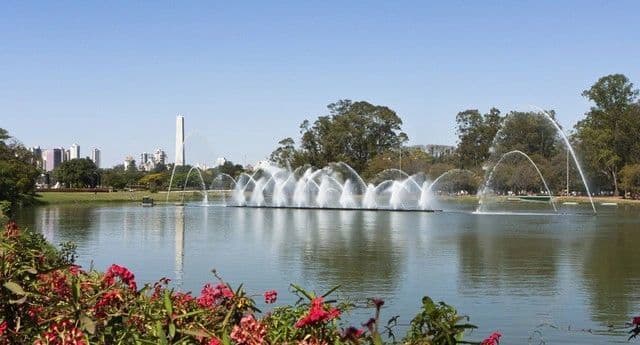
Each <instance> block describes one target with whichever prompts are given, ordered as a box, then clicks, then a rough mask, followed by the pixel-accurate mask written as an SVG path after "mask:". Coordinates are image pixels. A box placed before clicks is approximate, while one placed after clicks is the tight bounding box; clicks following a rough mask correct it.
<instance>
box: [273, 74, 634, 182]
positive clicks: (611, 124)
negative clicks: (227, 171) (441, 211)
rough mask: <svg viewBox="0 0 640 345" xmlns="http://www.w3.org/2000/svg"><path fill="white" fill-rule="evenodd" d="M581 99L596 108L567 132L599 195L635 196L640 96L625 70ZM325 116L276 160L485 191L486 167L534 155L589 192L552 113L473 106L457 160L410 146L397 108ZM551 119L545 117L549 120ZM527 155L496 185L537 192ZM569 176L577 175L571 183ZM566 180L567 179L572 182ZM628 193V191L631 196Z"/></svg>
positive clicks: (336, 107)
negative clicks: (443, 178)
mask: <svg viewBox="0 0 640 345" xmlns="http://www.w3.org/2000/svg"><path fill="white" fill-rule="evenodd" d="M582 95H583V96H584V97H586V98H587V99H588V100H589V101H590V102H591V103H592V106H591V108H590V109H589V110H588V111H587V112H586V113H585V116H584V118H583V119H582V120H580V121H579V122H578V123H576V124H575V126H574V127H573V129H570V130H566V129H565V130H564V131H565V132H568V135H569V138H568V139H569V141H570V143H571V145H572V146H573V147H574V148H575V150H576V153H577V155H578V156H579V157H580V159H581V161H582V165H583V167H584V168H585V170H586V173H587V175H588V181H589V182H590V185H591V186H590V187H591V189H592V190H594V191H595V192H596V193H607V192H608V193H610V194H613V195H620V194H621V191H625V192H627V193H630V194H632V195H638V193H639V192H640V102H639V99H638V90H637V89H636V88H634V86H633V83H631V82H630V81H629V79H628V78H627V77H626V76H624V75H622V74H612V75H607V76H603V77H602V78H600V79H599V80H598V81H596V82H595V83H594V84H593V85H592V86H591V87H589V88H588V89H586V90H584V91H583V92H582ZM327 109H328V114H326V115H321V116H319V117H318V118H317V119H316V120H315V121H314V122H313V123H311V122H310V121H308V120H305V121H303V122H302V124H301V125H300V139H299V144H298V145H297V146H296V142H295V140H294V139H293V138H291V137H287V138H284V139H282V140H281V141H280V142H279V143H278V144H279V146H278V147H277V148H276V149H275V150H274V151H273V152H272V153H271V156H270V160H271V161H272V162H274V163H275V164H278V165H280V166H282V167H288V168H291V169H295V168H298V167H301V166H305V165H308V166H315V167H322V166H325V165H326V164H327V163H330V162H336V161H343V162H345V163H347V164H350V165H351V166H352V167H353V168H354V169H355V170H356V171H358V172H359V173H360V174H361V175H363V177H365V178H369V179H371V178H374V177H375V175H376V174H378V173H380V172H381V171H384V170H385V169H391V168H401V169H402V170H405V171H406V172H407V173H409V174H415V173H425V174H426V175H427V176H428V177H429V178H431V179H435V178H436V177H437V176H439V175H440V174H442V173H443V172H445V171H448V170H452V169H459V170H461V171H467V172H469V173H470V174H469V173H467V174H459V175H458V176H454V178H453V179H452V181H450V182H451V183H452V184H453V185H455V187H454V188H453V189H454V190H455V189H456V188H459V187H465V188H466V189H467V190H470V191H471V192H475V190H476V189H477V188H478V187H479V186H478V184H479V183H480V181H482V180H484V178H485V177H486V176H485V175H486V174H487V170H491V168H492V167H493V166H494V165H495V164H496V163H497V161H499V160H500V158H501V157H502V155H504V154H505V153H507V152H509V151H513V150H518V151H521V152H522V153H525V154H526V155H528V156H529V157H530V158H531V160H532V161H533V162H534V163H535V164H536V166H538V168H539V169H540V171H541V173H542V175H543V176H544V177H545V179H547V180H548V181H547V182H548V183H549V185H550V186H551V189H552V190H553V191H556V192H558V193H559V192H564V193H568V192H569V191H575V190H578V191H581V190H584V189H583V186H582V180H581V179H580V178H579V175H578V172H577V171H576V166H575V164H573V161H572V160H571V162H570V164H568V166H567V159H568V158H569V153H568V152H567V147H566V145H565V143H564V141H563V139H562V137H561V136H560V133H558V131H557V129H556V127H555V126H554V124H553V123H552V122H551V121H549V119H548V118H547V116H549V117H550V118H551V119H552V120H553V121H555V115H556V114H555V112H554V111H553V110H547V111H526V112H524V111H515V110H514V111H509V112H507V113H502V112H501V111H500V110H499V109H497V108H492V109H490V110H489V111H488V112H487V113H484V114H482V113H481V112H480V111H479V110H478V109H467V110H464V111H461V112H459V113H458V114H457V115H456V127H457V131H456V132H457V136H458V142H457V146H456V148H455V151H454V153H453V154H451V155H448V156H445V157H431V156H430V155H429V154H427V153H426V152H424V151H423V150H421V149H420V148H418V147H407V146H406V142H407V141H408V139H409V138H408V136H407V135H406V133H404V132H403V131H402V120H401V118H400V116H399V115H398V114H397V113H396V112H395V111H393V110H392V109H390V108H388V107H385V106H380V105H373V104H370V103H368V102H365V101H359V102H353V101H350V100H341V101H338V102H336V103H332V104H329V105H328V107H327ZM545 113H546V114H545ZM524 159H526V157H523V156H522V155H509V157H508V159H506V160H503V161H501V168H500V169H496V171H495V175H496V176H493V181H495V186H494V188H495V189H497V190H502V191H507V190H515V191H519V190H522V191H533V190H535V189H536V188H537V189H538V190H539V187H540V178H539V176H538V174H537V171H536V170H535V169H533V168H532V167H531V166H530V163H528V162H527V161H523V160H524ZM567 177H570V178H567ZM567 180H569V182H567ZM625 194H626V193H625Z"/></svg>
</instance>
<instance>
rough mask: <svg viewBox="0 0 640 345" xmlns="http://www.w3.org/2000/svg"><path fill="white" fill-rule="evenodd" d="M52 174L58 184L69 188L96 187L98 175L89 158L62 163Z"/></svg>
mask: <svg viewBox="0 0 640 345" xmlns="http://www.w3.org/2000/svg"><path fill="white" fill-rule="evenodd" d="M53 174H54V176H55V178H56V180H58V182H60V183H63V184H64V185H66V186H68V187H70V188H87V187H89V188H93V187H96V186H97V185H98V181H99V180H100V175H99V174H98V168H97V167H96V165H95V163H94V162H93V161H92V160H91V159H89V158H79V159H72V160H68V161H65V162H62V164H60V165H59V166H58V167H57V168H56V169H55V170H54V171H53Z"/></svg>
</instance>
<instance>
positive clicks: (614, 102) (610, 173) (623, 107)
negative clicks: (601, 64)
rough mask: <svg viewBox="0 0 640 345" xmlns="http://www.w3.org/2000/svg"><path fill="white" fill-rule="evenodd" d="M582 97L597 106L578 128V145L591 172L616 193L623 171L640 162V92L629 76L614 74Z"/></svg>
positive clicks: (578, 124)
mask: <svg viewBox="0 0 640 345" xmlns="http://www.w3.org/2000/svg"><path fill="white" fill-rule="evenodd" d="M582 95H583V96H585V97H587V98H588V99H589V100H590V101H592V102H593V103H594V106H593V107H591V109H590V110H589V112H587V113H586V118H585V119H584V120H582V121H580V122H578V123H577V124H576V126H575V128H576V133H575V139H576V142H577V144H578V146H579V148H580V151H581V152H582V153H583V155H584V158H585V162H586V163H587V165H588V167H589V168H590V170H591V171H592V172H593V173H594V174H600V175H603V176H605V177H606V179H607V181H609V183H610V184H611V185H612V186H613V188H614V190H615V191H616V193H617V192H618V182H619V179H620V176H619V172H620V170H621V169H622V167H624V166H625V165H627V164H631V163H637V162H640V105H639V104H638V103H637V102H638V90H637V89H634V87H633V83H631V82H630V81H629V80H628V79H627V77H626V76H624V75H622V74H612V75H607V76H604V77H602V78H600V79H599V80H598V81H597V82H596V83H595V84H593V86H591V88H589V89H588V90H585V91H584V92H583V93H582Z"/></svg>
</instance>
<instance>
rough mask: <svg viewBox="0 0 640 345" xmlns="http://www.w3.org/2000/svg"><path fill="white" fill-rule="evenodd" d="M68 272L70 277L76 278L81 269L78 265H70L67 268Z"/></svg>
mask: <svg viewBox="0 0 640 345" xmlns="http://www.w3.org/2000/svg"><path fill="white" fill-rule="evenodd" d="M69 272H70V273H71V275H73V276H77V275H78V274H80V273H82V267H80V266H78V265H71V266H69Z"/></svg>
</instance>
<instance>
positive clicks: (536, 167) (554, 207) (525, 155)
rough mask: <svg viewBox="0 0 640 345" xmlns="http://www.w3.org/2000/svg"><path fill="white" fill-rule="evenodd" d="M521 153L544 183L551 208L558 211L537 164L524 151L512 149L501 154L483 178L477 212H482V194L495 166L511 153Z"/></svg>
mask: <svg viewBox="0 0 640 345" xmlns="http://www.w3.org/2000/svg"><path fill="white" fill-rule="evenodd" d="M515 154H517V155H521V156H523V157H524V158H526V159H527V160H528V162H529V163H531V165H532V166H533V167H534V168H535V169H536V172H537V173H538V176H539V177H540V179H541V180H542V184H543V185H544V188H545V190H546V191H547V195H549V202H550V203H551V206H553V210H554V211H555V212H558V208H557V207H556V203H555V202H554V201H553V194H552V193H551V190H550V189H549V186H548V185H547V181H546V180H545V179H544V176H542V172H541V171H540V169H539V168H538V166H537V165H536V163H535V162H534V161H533V160H532V159H531V157H529V155H527V154H526V153H524V152H522V151H520V150H513V151H509V152H507V153H505V154H503V155H502V157H500V159H499V160H498V162H497V163H496V164H495V165H494V166H493V167H492V168H491V171H490V172H489V177H488V178H487V179H486V180H485V182H484V184H483V187H482V189H481V190H480V191H478V193H480V197H481V199H480V205H478V209H477V210H476V211H477V212H482V211H483V210H484V209H483V207H484V204H485V203H484V200H483V198H484V196H485V195H486V194H487V193H488V192H489V190H490V187H489V186H490V185H491V183H492V182H493V174H494V173H495V171H496V168H497V167H498V166H499V165H500V164H502V161H503V160H504V159H505V158H506V157H508V156H511V155H515Z"/></svg>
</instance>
